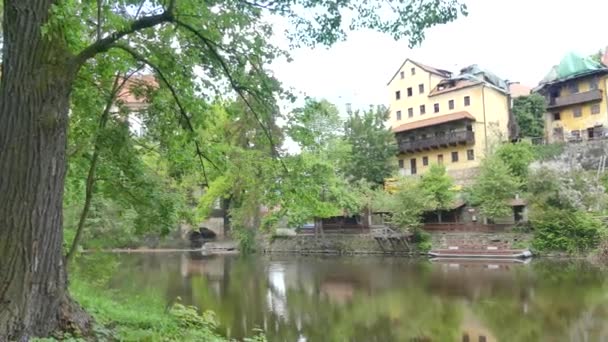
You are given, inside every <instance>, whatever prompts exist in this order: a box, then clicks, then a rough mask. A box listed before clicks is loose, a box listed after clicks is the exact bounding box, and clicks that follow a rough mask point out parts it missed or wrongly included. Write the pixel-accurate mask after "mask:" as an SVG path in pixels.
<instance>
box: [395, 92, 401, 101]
mask: <svg viewBox="0 0 608 342" xmlns="http://www.w3.org/2000/svg"><path fill="white" fill-rule="evenodd" d="M400 99H401V91H399V90H397V91H396V92H395V100H400Z"/></svg>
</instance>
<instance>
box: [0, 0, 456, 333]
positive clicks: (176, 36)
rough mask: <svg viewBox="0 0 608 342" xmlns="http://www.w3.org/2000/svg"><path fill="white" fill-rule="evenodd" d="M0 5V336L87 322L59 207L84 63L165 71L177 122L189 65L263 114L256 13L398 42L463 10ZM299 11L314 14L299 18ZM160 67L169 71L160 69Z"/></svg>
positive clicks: (264, 81)
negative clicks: (70, 287)
mask: <svg viewBox="0 0 608 342" xmlns="http://www.w3.org/2000/svg"><path fill="white" fill-rule="evenodd" d="M3 4H4V11H3V12H4V15H3V30H2V32H3V37H2V38H3V45H4V48H3V55H2V58H3V61H2V82H1V84H0V179H2V181H1V182H0V227H2V230H1V231H0V260H1V261H0V284H2V285H0V302H1V303H3V304H2V306H1V307H0V339H1V340H27V339H28V338H29V337H30V336H42V335H46V334H48V333H49V332H50V331H52V330H54V329H56V328H59V327H60V326H61V325H63V326H64V327H67V326H74V325H76V326H80V327H81V328H82V329H86V328H87V327H86V324H85V323H87V322H85V321H87V319H86V315H84V314H83V313H82V310H80V309H79V308H78V306H77V305H75V304H74V303H73V302H72V301H71V300H70V298H69V295H68V293H67V286H66V285H67V275H66V270H65V263H64V262H63V256H62V240H63V238H62V223H63V217H62V202H63V189H64V181H65V174H66V133H67V126H68V120H69V116H68V110H69V103H70V94H71V92H72V88H73V84H74V80H75V79H76V77H77V76H78V73H79V72H80V71H81V70H82V69H83V68H85V69H86V68H88V67H90V66H91V64H92V61H93V58H94V57H96V56H97V55H102V54H118V55H120V56H121V58H124V59H127V60H128V59H131V60H137V61H139V62H140V63H145V64H147V65H149V66H150V67H151V68H153V69H155V71H156V72H157V73H159V74H161V72H160V71H162V74H164V75H165V76H166V77H161V82H162V83H164V84H165V85H167V87H169V88H171V89H172V91H171V93H172V94H173V95H174V97H175V101H176V106H178V107H179V108H180V113H181V114H182V120H183V122H184V125H187V121H189V116H188V105H187V104H184V103H183V102H182V103H180V102H179V98H180V96H184V94H189V93H190V94H191V93H193V92H194V89H196V88H195V87H192V88H185V87H181V85H182V82H181V81H183V80H185V78H184V77H179V75H183V74H187V75H188V74H191V73H192V71H193V70H194V69H195V66H197V67H198V68H199V69H198V70H201V71H202V73H203V74H204V77H199V79H200V78H202V82H201V84H203V85H204V86H205V87H207V88H208V89H210V90H214V89H217V90H219V91H220V92H223V90H222V89H220V88H222V85H227V86H229V87H230V88H231V89H232V90H234V92H235V93H236V94H237V95H238V96H240V97H241V98H243V99H245V98H246V97H245V95H247V96H250V97H251V98H255V101H253V100H251V101H250V104H251V106H250V107H251V108H255V110H256V111H259V110H260V109H261V108H266V109H267V110H270V109H271V108H270V107H269V106H268V105H269V104H270V103H271V102H272V101H274V99H275V98H276V97H275V96H280V93H281V91H280V86H279V85H278V83H277V82H275V81H274V79H273V78H272V77H271V76H269V74H268V73H267V72H266V70H265V69H264V65H267V64H268V63H269V61H270V60H272V59H273V58H276V57H277V56H280V55H283V53H282V52H281V51H279V50H277V49H276V48H274V47H273V46H271V45H269V44H268V43H267V39H268V37H270V35H271V34H272V28H271V26H270V25H268V24H266V23H264V22H263V21H262V16H263V15H265V14H268V13H269V14H277V15H283V16H285V17H287V18H288V19H290V21H291V22H293V23H294V24H296V25H294V26H295V28H296V29H294V30H291V31H290V33H289V37H290V38H291V42H292V43H293V45H300V44H308V45H314V44H326V45H328V44H332V43H334V42H336V41H337V40H339V39H342V38H343V37H344V36H345V32H344V31H343V30H342V29H341V24H342V14H343V12H344V11H346V10H348V13H349V17H350V18H353V19H352V22H351V23H350V27H367V28H373V29H377V30H379V31H383V32H387V33H390V34H392V35H393V36H394V37H395V38H400V37H404V36H407V37H408V38H409V41H410V44H415V43H418V42H420V41H421V40H422V39H423V37H424V34H423V30H424V29H426V28H428V27H430V26H433V25H435V24H437V23H445V22H449V21H451V20H454V19H455V18H456V17H457V16H458V15H459V14H460V13H463V14H466V7H465V6H464V5H461V4H459V3H458V2H457V1H456V0H449V1H434V2H431V3H409V2H407V3H403V2H400V1H389V3H388V5H386V4H385V3H378V2H368V1H355V0H353V1H329V2H327V1H315V0H300V1H296V2H293V1H275V2H264V1H262V2H255V1H254V2H248V1H239V0H235V1H228V2H222V3H213V4H202V3H201V2H199V1H194V0H181V1H177V0H167V1H157V0H152V1H135V0H128V1H107V2H105V3H104V2H100V1H98V2H74V1H62V2H59V1H56V0H5V1H4V2H3ZM386 6H391V8H392V9H393V13H394V15H393V16H391V18H390V19H388V20H386V19H385V18H380V13H385V12H384V11H381V9H382V8H385V7H386ZM301 9H306V10H308V11H309V12H312V13H313V14H314V15H306V16H300V15H298V14H299V12H298V11H300V10H301ZM353 12H354V15H352V14H353ZM309 14H310V13H309ZM307 18H313V19H307ZM211 23H212V24H211ZM163 68H167V69H165V70H163ZM168 69H170V70H171V72H165V71H166V70H168ZM173 76H175V77H177V80H176V81H175V82H174V84H175V86H174V85H173V84H172V83H171V81H172V80H171V78H172V77H173ZM183 84H188V83H183ZM169 85H171V86H169ZM198 89H200V85H198ZM273 109H274V107H272V110H273ZM199 144H200V143H199ZM197 146H198V145H197ZM197 151H200V146H198V149H197Z"/></svg>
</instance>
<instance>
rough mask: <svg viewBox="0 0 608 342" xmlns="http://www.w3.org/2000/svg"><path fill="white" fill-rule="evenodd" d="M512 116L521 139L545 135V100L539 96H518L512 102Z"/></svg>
mask: <svg viewBox="0 0 608 342" xmlns="http://www.w3.org/2000/svg"><path fill="white" fill-rule="evenodd" d="M513 114H514V115H515V120H517V124H518V125H519V128H520V134H521V136H522V137H530V138H538V137H543V136H544V135H545V99H544V97H542V96H541V95H539V94H531V95H528V96H520V97H518V98H516V99H514V100H513Z"/></svg>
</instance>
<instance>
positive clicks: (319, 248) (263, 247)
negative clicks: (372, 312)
mask: <svg viewBox="0 0 608 342" xmlns="http://www.w3.org/2000/svg"><path fill="white" fill-rule="evenodd" d="M413 247H414V246H412V248H413ZM258 250H259V251H261V252H264V253H295V254H321V253H327V254H407V253H408V251H407V250H406V249H404V248H400V249H398V250H396V251H395V252H396V253H392V252H387V251H383V250H382V248H380V245H378V243H377V242H376V240H374V239H373V238H372V237H371V236H370V235H367V234H352V235H337V234H336V235H331V234H325V237H323V238H321V237H319V238H318V239H315V237H314V236H313V235H297V236H281V237H274V238H269V237H264V238H262V239H260V240H259V241H258Z"/></svg>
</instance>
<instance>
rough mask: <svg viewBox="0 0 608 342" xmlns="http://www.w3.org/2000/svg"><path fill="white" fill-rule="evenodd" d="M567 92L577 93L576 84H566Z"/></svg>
mask: <svg viewBox="0 0 608 342" xmlns="http://www.w3.org/2000/svg"><path fill="white" fill-rule="evenodd" d="M568 91H569V92H570V94H576V93H578V83H575V82H572V83H570V84H568Z"/></svg>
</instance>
